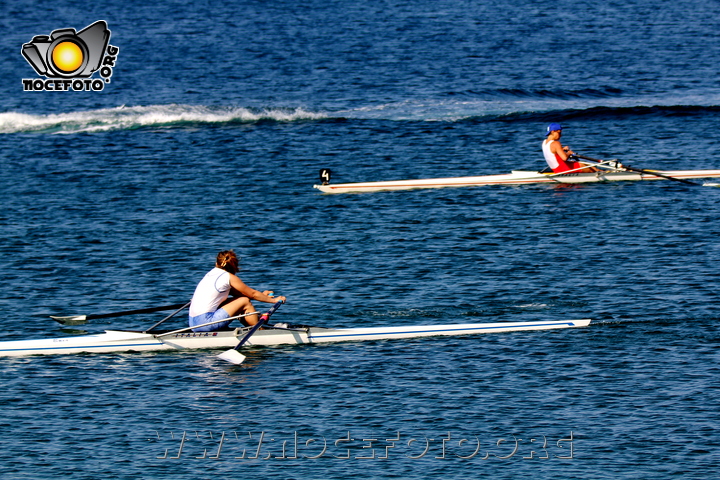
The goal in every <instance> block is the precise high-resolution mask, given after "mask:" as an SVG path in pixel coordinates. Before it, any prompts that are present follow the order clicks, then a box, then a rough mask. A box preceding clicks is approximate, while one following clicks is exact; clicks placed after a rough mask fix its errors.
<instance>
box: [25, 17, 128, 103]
mask: <svg viewBox="0 0 720 480" xmlns="http://www.w3.org/2000/svg"><path fill="white" fill-rule="evenodd" d="M109 42H110V30H109V29H108V26H107V23H106V22H105V21H103V20H100V21H98V22H95V23H93V24H92V25H89V26H87V27H85V28H84V29H82V30H81V31H79V32H76V31H75V29H74V28H60V29H57V30H53V31H52V32H51V33H50V35H36V36H35V37H33V39H32V40H31V41H30V42H28V43H25V44H23V46H22V50H21V53H22V55H23V57H25V59H26V60H27V61H28V63H29V64H30V66H32V67H33V69H34V70H35V71H36V72H37V73H38V75H42V76H44V77H45V78H47V79H52V80H47V81H42V80H30V79H24V80H23V84H24V85H25V90H71V89H72V90H102V89H103V85H102V83H103V82H102V81H101V80H98V79H96V80H95V81H90V80H86V81H82V80H80V79H89V78H90V77H91V76H92V75H93V74H94V73H95V72H97V71H98V70H100V76H101V77H103V78H104V80H105V82H108V83H109V82H110V77H111V76H112V68H113V67H114V66H115V60H116V58H117V54H118V52H119V49H118V48H117V47H113V46H112V45H110V44H109ZM72 79H77V80H78V81H79V83H77V82H73V81H71V80H72ZM60 80H62V81H60ZM38 82H39V83H38ZM40 87H41V88H40Z"/></svg>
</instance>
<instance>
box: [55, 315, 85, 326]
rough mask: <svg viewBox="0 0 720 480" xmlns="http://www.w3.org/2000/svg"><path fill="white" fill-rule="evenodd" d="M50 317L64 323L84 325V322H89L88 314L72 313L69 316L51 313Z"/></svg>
mask: <svg viewBox="0 0 720 480" xmlns="http://www.w3.org/2000/svg"><path fill="white" fill-rule="evenodd" d="M50 318H52V319H53V320H55V321H56V322H58V323H61V324H63V325H82V324H83V323H87V315H71V316H69V317H58V316H54V315H50Z"/></svg>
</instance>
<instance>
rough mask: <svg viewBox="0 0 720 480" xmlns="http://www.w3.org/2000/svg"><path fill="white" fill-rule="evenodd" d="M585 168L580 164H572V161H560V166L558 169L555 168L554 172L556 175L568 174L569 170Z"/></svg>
mask: <svg viewBox="0 0 720 480" xmlns="http://www.w3.org/2000/svg"><path fill="white" fill-rule="evenodd" d="M584 167H585V166H584V165H583V164H582V163H580V162H571V161H564V160H560V159H558V166H557V168H553V172H555V173H562V172H567V171H568V170H575V169H577V168H584ZM576 172H577V173H579V170H576Z"/></svg>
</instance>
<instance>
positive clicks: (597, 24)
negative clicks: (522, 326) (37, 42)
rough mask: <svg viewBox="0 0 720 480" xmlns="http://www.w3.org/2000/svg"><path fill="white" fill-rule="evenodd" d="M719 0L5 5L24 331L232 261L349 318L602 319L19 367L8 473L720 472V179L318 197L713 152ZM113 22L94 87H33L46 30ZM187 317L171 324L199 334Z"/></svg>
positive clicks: (270, 284) (14, 301)
mask: <svg viewBox="0 0 720 480" xmlns="http://www.w3.org/2000/svg"><path fill="white" fill-rule="evenodd" d="M719 10H720V5H718V3H717V2H714V1H707V2H702V1H699V2H675V3H674V4H672V5H664V6H663V8H658V6H657V3H656V2H648V1H643V0H636V1H632V2H626V3H624V4H622V5H616V4H612V3H611V4H598V5H578V4H576V3H574V2H565V1H561V2H559V3H558V2H556V3H555V4H553V7H552V8H551V9H550V8H546V7H541V6H539V5H537V4H536V3H534V2H524V1H521V2H514V3H512V4H510V3H508V2H463V1H439V2H436V1H432V2H430V1H427V2H422V1H421V2H363V1H359V2H358V1H356V2H344V1H330V2H328V1H324V2H304V3H303V2H301V4H297V3H294V2H284V1H271V2H229V3H228V2H226V3H222V2H214V1H209V2H195V3H192V4H186V3H183V2H166V3H163V4H159V5H151V4H148V3H147V2H146V3H144V4H141V3H138V2H133V1H132V0H131V2H130V3H129V4H124V5H122V6H120V5H110V4H102V3H99V4H97V3H95V4H88V5H83V4H77V5H73V6H63V7H60V6H56V5H47V6H46V8H45V9H43V10H42V11H40V10H38V9H37V8H36V6H32V5H29V4H27V3H26V2H10V3H6V4H3V5H1V6H0V12H2V13H3V14H4V15H2V16H0V18H4V19H5V20H3V23H4V25H5V32H6V35H5V38H4V40H3V45H4V47H5V50H6V53H7V54H6V55H4V56H3V57H2V59H0V71H2V74H3V75H0V92H2V95H0V147H1V148H0V188H2V191H3V197H2V209H1V210H0V236H1V237H2V239H3V241H2V243H1V244H0V275H1V277H0V278H1V279H2V283H1V285H2V286H1V287H0V307H2V310H3V312H4V314H3V316H2V319H0V325H1V326H2V328H3V340H17V339H22V338H53V337H58V336H69V335H77V334H82V333H85V332H88V333H97V332H102V331H103V330H104V329H108V328H129V329H132V328H146V327H148V326H149V325H152V323H154V322H156V321H157V320H159V319H160V318H162V317H161V316H158V315H162V314H153V315H139V316H132V317H120V318H111V319H98V320H94V321H91V322H88V323H87V324H86V325H81V326H76V327H72V328H65V329H61V328H60V327H59V326H58V324H56V323H55V322H53V321H52V320H50V319H49V318H48V316H49V315H53V314H59V315H70V314H76V313H105V312H114V311H120V310H127V309H134V308H143V307H147V306H152V305H165V304H172V303H180V302H183V301H185V300H186V299H187V298H189V297H190V295H191V294H192V291H193V289H194V287H195V284H196V282H197V281H198V280H199V279H200V278H201V277H202V275H203V274H204V273H205V272H206V270H208V269H209V268H211V267H212V263H213V261H214V257H215V255H216V253H217V252H218V251H219V250H221V249H226V248H234V249H235V250H236V251H237V252H238V253H239V255H240V256H241V266H242V271H241V274H240V276H241V277H242V278H243V280H244V281H245V282H246V283H248V284H249V285H251V286H253V287H256V288H258V289H261V290H264V289H273V290H275V291H276V292H277V293H279V294H282V295H286V296H287V297H288V299H289V301H288V303H287V304H286V305H284V306H283V307H282V308H281V309H280V310H279V311H278V313H277V314H276V317H275V318H276V320H277V321H289V322H296V323H302V324H313V325H322V326H331V327H356V326H385V325H436V324H443V323H471V322H472V323H482V322H494V321H529V320H562V319H578V318H591V319H593V321H592V323H591V325H590V326H589V327H588V328H583V329H572V330H557V331H545V332H516V333H504V334H493V335H478V336H467V337H454V338H453V337H447V338H424V339H416V340H407V341H405V340H398V341H373V342H357V343H353V342H349V343H342V344H335V345H316V346H297V347H277V348H255V349H249V350H246V351H245V353H246V354H247V356H248V360H247V361H246V362H245V363H244V364H243V365H242V366H232V365H229V364H227V363H225V362H222V361H221V360H218V359H217V358H216V354H217V353H218V352H216V351H192V352H184V351H183V352H174V353H127V354H114V355H102V354H97V355H69V356H48V357H24V358H0V384H1V385H2V386H3V388H2V392H0V405H2V406H3V409H2V410H3V416H2V418H0V434H2V441H0V446H1V447H2V448H0V466H1V467H2V471H3V473H2V478H3V479H5V478H7V479H35V478H41V477H42V478H55V477H60V476H63V477H64V478H68V479H95V478H122V479H125V478H127V479H131V478H148V479H150V478H168V479H169V478H172V479H195V478H210V477H217V476H224V477H229V476H235V477H241V476H260V477H263V478H318V479H320V478H322V479H325V478H479V477H488V478H508V479H510V478H520V477H527V478H530V477H533V478H628V479H630V478H633V479H634V478H669V477H672V478H697V479H705V478H709V477H711V476H712V472H714V471H717V465H718V464H719V463H720V454H719V453H718V451H719V448H720V441H719V440H718V433H717V432H718V428H720V414H719V413H718V412H719V411H720V409H719V407H720V405H718V403H719V402H718V398H719V396H720V392H719V391H718V375H719V374H720V368H719V367H718V364H719V361H720V331H719V330H718V326H717V325H718V323H717V322H718V314H717V313H716V306H717V304H718V293H717V291H718V284H719V283H718V282H719V281H720V279H719V278H718V268H717V266H718V261H719V260H720V243H719V242H718V234H719V233H720V228H719V227H718V224H717V218H718V216H719V215H720V189H717V188H709V187H694V186H688V185H683V184H681V183H678V182H671V181H659V182H643V183H618V184H595V185H583V186H564V187H563V186H547V185H541V186H523V187H477V188H460V189H442V190H416V191H406V192H382V193H374V194H361V195H322V194H320V193H319V192H318V191H317V190H314V189H313V188H312V185H313V184H314V183H317V182H318V180H317V175H318V171H319V169H320V168H331V169H332V170H333V172H334V177H333V181H334V182H338V183H339V182H352V181H370V180H393V179H409V178H431V177H444V176H464V175H480V174H496V173H506V172H509V171H511V170H513V169H536V168H541V167H542V166H543V165H542V164H543V160H542V156H541V152H540V141H541V140H542V135H543V133H544V129H545V125H546V124H547V123H548V122H550V121H559V122H561V123H563V125H564V126H565V127H566V128H565V130H564V138H563V140H564V142H565V143H567V144H569V145H570V146H571V147H573V149H574V150H576V151H578V152H580V153H584V154H586V155H589V156H593V157H602V158H615V157H617V158H620V159H621V160H622V161H623V162H624V163H626V164H630V165H633V166H638V167H646V168H659V169H666V170H683V169H713V168H718V167H720V152H719V147H718V141H717V138H718V133H717V132H718V131H720V109H719V108H718V105H719V99H720V95H719V93H718V92H719V91H720V90H719V89H718V87H719V86H720V85H719V84H718V77H717V65H718V60H719V58H718V47H717V42H718V33H717V32H718V31H719V30H718V27H719V26H720V25H718V20H717V19H718V18H720V15H718V14H720V11H719ZM99 19H104V20H106V21H107V22H108V25H109V28H110V29H111V30H112V37H111V40H110V43H111V44H112V45H115V46H119V47H120V53H119V55H118V60H117V65H116V66H115V68H114V72H113V76H112V81H111V82H110V83H108V84H106V86H105V88H104V90H103V91H102V92H23V91H22V82H21V79H23V78H30V77H33V75H35V72H34V71H33V70H32V69H31V68H30V66H29V65H28V63H27V62H26V61H25V59H24V58H23V57H22V56H21V55H20V49H21V46H22V44H23V43H26V42H28V41H30V40H31V39H32V37H33V36H35V35H47V34H49V33H50V32H51V31H53V30H54V29H58V28H67V27H73V28H76V29H81V28H83V27H85V26H87V25H89V24H90V23H92V22H94V21H96V20H99ZM183 322H184V320H183V319H181V318H179V319H178V320H177V321H176V322H175V323H174V324H173V327H177V328H180V327H181V326H183Z"/></svg>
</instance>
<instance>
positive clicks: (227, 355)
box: [218, 348, 245, 365]
mask: <svg viewBox="0 0 720 480" xmlns="http://www.w3.org/2000/svg"><path fill="white" fill-rule="evenodd" d="M218 358H222V359H223V360H225V361H226V362H230V363H234V364H235V365H240V364H241V363H242V362H244V361H245V355H243V354H242V353H240V352H238V351H237V350H235V349H234V348H233V349H232V350H227V351H225V352H223V353H221V354H220V355H218Z"/></svg>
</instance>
